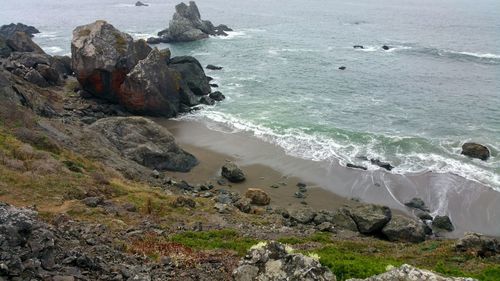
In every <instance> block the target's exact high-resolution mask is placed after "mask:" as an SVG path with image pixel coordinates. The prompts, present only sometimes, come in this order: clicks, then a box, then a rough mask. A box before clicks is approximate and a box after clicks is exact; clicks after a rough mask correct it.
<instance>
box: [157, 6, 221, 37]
mask: <svg viewBox="0 0 500 281" xmlns="http://www.w3.org/2000/svg"><path fill="white" fill-rule="evenodd" d="M225 30H228V31H229V30H230V28H229V27H227V26H225V25H219V26H217V27H214V25H213V24H212V23H211V22H210V21H208V20H202V19H201V16H200V11H199V10H198V7H197V6H196V3H195V2H194V1H190V2H189V5H186V4H184V3H180V4H178V5H176V6H175V13H174V15H173V17H172V20H171V21H170V23H169V26H168V28H167V29H165V30H162V31H160V32H159V33H158V36H159V37H158V38H154V37H152V38H149V39H148V43H150V44H156V43H174V42H188V41H196V40H200V39H205V38H208V37H209V35H227V34H226V33H225V32H224V31H225Z"/></svg>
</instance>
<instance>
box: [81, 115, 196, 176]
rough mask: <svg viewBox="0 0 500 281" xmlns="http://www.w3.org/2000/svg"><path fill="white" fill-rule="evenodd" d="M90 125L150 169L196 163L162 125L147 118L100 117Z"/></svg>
mask: <svg viewBox="0 0 500 281" xmlns="http://www.w3.org/2000/svg"><path fill="white" fill-rule="evenodd" d="M89 129H90V130H94V131H98V132H100V133H101V134H102V135H103V136H104V137H105V138H106V139H107V141H109V142H110V144H111V145H110V146H112V147H115V148H116V150H117V153H120V154H121V155H123V156H124V157H125V158H128V159H131V160H133V161H135V162H137V163H139V164H140V165H143V166H145V167H148V168H150V169H156V170H158V171H165V170H168V171H178V172H188V171H189V170H190V169H191V168H193V167H194V166H196V165H197V164H198V160H196V158H195V157H194V156H193V155H191V154H190V153H188V152H185V151H184V150H182V149H181V148H180V147H179V146H178V145H177V144H176V143H175V139H174V137H173V136H172V134H171V133H170V132H169V131H168V130H167V129H166V128H165V127H162V126H160V125H158V124H156V123H155V122H153V121H151V120H149V119H146V118H142V117H109V118H103V119H100V120H98V121H97V122H95V123H93V124H92V125H90V126H89Z"/></svg>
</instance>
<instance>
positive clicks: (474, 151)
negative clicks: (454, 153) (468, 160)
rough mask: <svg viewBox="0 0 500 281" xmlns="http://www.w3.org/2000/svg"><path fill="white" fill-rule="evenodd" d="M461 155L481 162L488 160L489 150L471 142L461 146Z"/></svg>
mask: <svg viewBox="0 0 500 281" xmlns="http://www.w3.org/2000/svg"><path fill="white" fill-rule="evenodd" d="M462 154H463V155H466V156H469V157H472V158H478V159H481V160H483V161H486V160H488V158H490V150H489V149H488V147H486V146H484V145H482V144H478V143H472V142H467V143H464V144H463V145H462Z"/></svg>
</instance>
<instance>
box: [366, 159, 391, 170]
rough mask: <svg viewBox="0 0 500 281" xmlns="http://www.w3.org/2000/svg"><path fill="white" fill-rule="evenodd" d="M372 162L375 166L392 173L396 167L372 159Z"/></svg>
mask: <svg viewBox="0 0 500 281" xmlns="http://www.w3.org/2000/svg"><path fill="white" fill-rule="evenodd" d="M370 162H371V163H372V164H373V165H376V166H379V167H381V168H384V169H386V170H387V171H390V170H392V169H394V166H392V165H391V164H390V163H388V162H382V161H380V160H379V159H374V158H372V159H370Z"/></svg>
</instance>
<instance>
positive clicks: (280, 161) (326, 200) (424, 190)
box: [154, 118, 500, 238]
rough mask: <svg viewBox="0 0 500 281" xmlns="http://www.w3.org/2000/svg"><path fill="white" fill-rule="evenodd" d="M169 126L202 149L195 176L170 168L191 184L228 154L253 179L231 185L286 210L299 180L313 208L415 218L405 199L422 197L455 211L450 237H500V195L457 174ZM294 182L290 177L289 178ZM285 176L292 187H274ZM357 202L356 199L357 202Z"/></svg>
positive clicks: (199, 125)
mask: <svg viewBox="0 0 500 281" xmlns="http://www.w3.org/2000/svg"><path fill="white" fill-rule="evenodd" d="M154 120H155V121H156V122H157V123H159V124H161V125H163V126H165V127H167V129H168V130H169V131H170V132H171V133H172V134H173V135H174V137H175V139H176V141H177V143H178V144H179V145H180V146H181V147H183V148H184V149H185V150H186V151H188V152H190V153H192V154H194V155H195V156H196V157H197V158H198V159H199V160H200V164H199V165H198V166H197V167H195V168H194V169H193V170H192V171H191V172H189V173H185V174H184V173H169V174H171V175H172V176H175V177H177V178H180V179H184V180H187V181H193V182H196V181H198V182H199V181H202V182H204V181H206V180H208V179H215V181H216V177H217V176H218V172H219V169H220V167H221V166H222V165H223V164H224V161H226V159H228V160H231V161H235V162H236V163H237V164H238V165H240V166H241V167H242V168H243V170H244V171H245V173H246V174H247V175H248V178H249V179H250V180H247V181H246V182H244V183H242V184H233V185H232V187H231V188H234V189H235V190H238V191H240V192H241V191H243V192H244V191H245V190H246V189H247V188H249V187H258V188H262V189H264V190H265V191H266V192H268V193H269V194H270V195H271V197H272V198H273V199H275V198H276V199H275V200H273V201H275V202H273V204H274V205H277V206H280V207H287V206H300V205H302V204H301V203H300V201H301V200H300V199H297V198H294V197H293V193H294V192H295V191H297V190H298V188H297V186H296V183H297V182H299V181H302V182H305V183H306V184H307V186H308V192H307V195H308V197H307V198H306V199H305V202H307V205H308V206H310V207H312V208H314V209H334V208H338V207H341V206H343V205H353V204H356V201H358V200H359V201H360V202H363V203H374V204H380V205H385V206H388V207H390V208H391V209H393V210H394V211H396V212H397V213H401V214H405V215H408V216H413V211H412V210H411V209H409V208H407V207H406V206H404V204H403V203H404V202H406V201H409V200H410V199H411V198H413V197H419V198H422V199H423V200H424V201H425V203H426V205H427V206H428V207H429V208H430V210H431V214H432V215H433V216H435V215H449V216H450V218H451V220H452V222H453V224H454V226H455V230H454V231H453V232H450V233H442V235H444V236H446V237H451V238H457V237H461V236H462V235H463V234H464V233H465V232H467V231H474V232H480V233H483V234H486V235H492V236H500V226H499V225H498V221H500V209H499V208H495V206H498V203H500V192H497V191H494V190H493V189H491V188H489V187H487V186H484V185H482V184H480V183H477V182H474V181H470V180H467V179H465V178H462V177H460V176H458V175H454V174H439V173H434V172H425V173H418V174H405V175H399V174H391V173H388V172H385V171H383V170H375V171H363V170H357V169H351V168H347V167H344V166H341V165H340V164H338V163H326V162H321V161H317V162H316V161H310V160H305V159H300V158H296V157H293V156H289V155H287V154H286V153H285V152H284V151H283V149H282V148H280V147H278V146H275V145H273V144H270V143H266V142H264V141H262V140H259V139H257V138H255V137H253V136H250V135H249V134H247V133H243V132H238V133H223V132H220V131H215V130H212V129H209V128H208V127H207V125H206V124H205V123H203V122H200V121H191V120H190V121H186V120H171V119H170V120H166V119H162V118H156V119H154ZM283 177H285V178H286V180H284V178H283ZM280 181H284V182H286V183H287V184H286V185H284V186H280V187H279V188H271V187H270V186H271V185H273V184H278V183H279V182H280ZM352 199H355V200H352Z"/></svg>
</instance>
